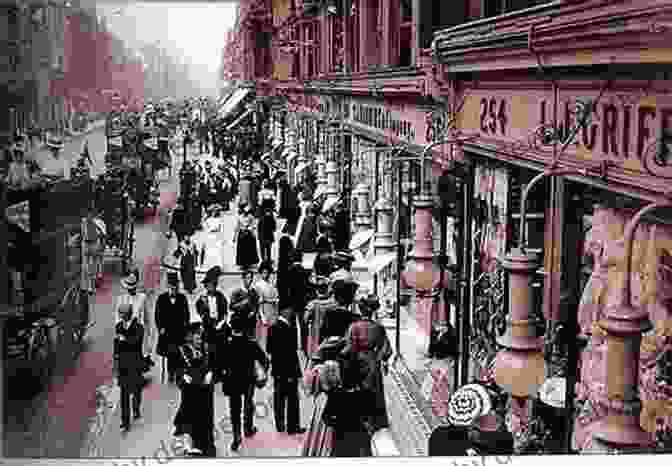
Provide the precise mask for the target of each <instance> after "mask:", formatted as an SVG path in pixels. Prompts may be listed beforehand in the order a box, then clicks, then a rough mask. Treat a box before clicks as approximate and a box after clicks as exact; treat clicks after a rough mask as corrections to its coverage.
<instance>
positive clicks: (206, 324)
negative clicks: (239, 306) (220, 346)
mask: <svg viewBox="0 0 672 466" xmlns="http://www.w3.org/2000/svg"><path fill="white" fill-rule="evenodd" d="M215 297H216V298H217V317H216V318H215V319H213V318H211V317H210V305H209V304H208V295H207V294H204V295H202V296H200V297H199V298H198V299H197V300H196V312H198V315H199V316H201V319H202V320H203V328H204V330H205V334H204V337H205V341H207V342H208V343H213V342H214V341H215V333H216V330H215V327H216V326H217V324H219V323H220V322H222V321H224V320H226V317H227V315H228V312H229V302H228V301H227V299H226V296H224V293H222V292H221V291H215Z"/></svg>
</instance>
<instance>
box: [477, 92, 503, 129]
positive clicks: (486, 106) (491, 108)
mask: <svg viewBox="0 0 672 466" xmlns="http://www.w3.org/2000/svg"><path fill="white" fill-rule="evenodd" d="M507 121H508V119H507V116H506V100H505V99H496V98H494V97H490V98H486V97H484V98H482V99H481V131H482V132H484V133H486V134H492V135H495V134H501V135H502V136H506V124H507Z"/></svg>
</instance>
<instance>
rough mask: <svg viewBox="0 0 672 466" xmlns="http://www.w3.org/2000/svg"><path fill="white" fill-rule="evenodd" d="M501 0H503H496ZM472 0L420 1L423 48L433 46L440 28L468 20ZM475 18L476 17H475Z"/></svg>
mask: <svg viewBox="0 0 672 466" xmlns="http://www.w3.org/2000/svg"><path fill="white" fill-rule="evenodd" d="M474 1H477V2H480V1H486V2H488V1H491V0H471V2H474ZM495 1H499V2H501V1H502V0H495ZM469 4H470V0H455V1H452V2H444V1H442V0H432V1H429V2H421V3H420V12H419V20H418V22H419V23H420V24H419V25H418V27H419V30H420V44H418V45H419V47H420V48H421V49H427V48H429V47H431V45H432V40H433V38H434V33H435V32H436V31H438V30H441V29H445V28H448V27H451V26H457V25H458V24H462V23H464V22H465V21H467V11H468V8H469ZM474 19H475V18H474Z"/></svg>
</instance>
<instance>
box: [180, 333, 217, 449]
mask: <svg viewBox="0 0 672 466" xmlns="http://www.w3.org/2000/svg"><path fill="white" fill-rule="evenodd" d="M201 332H202V328H201V325H200V324H199V323H192V324H190V325H189V328H188V329H187V337H186V339H187V343H186V344H185V345H182V346H180V347H179V356H180V360H181V361H180V362H181V364H180V368H179V369H178V370H177V381H178V386H179V387H180V391H181V399H180V407H179V409H178V411H177V414H176V415H175V420H174V425H175V433H174V435H175V436H176V437H178V436H182V435H185V434H189V436H190V437H191V440H192V445H193V448H194V449H195V450H194V451H192V453H201V454H203V455H205V456H215V454H216V449H215V437H214V427H215V404H214V384H215V382H216V380H215V358H214V356H215V355H214V354H212V352H211V351H210V348H209V347H208V346H207V344H206V343H205V342H203V338H202V333H201Z"/></svg>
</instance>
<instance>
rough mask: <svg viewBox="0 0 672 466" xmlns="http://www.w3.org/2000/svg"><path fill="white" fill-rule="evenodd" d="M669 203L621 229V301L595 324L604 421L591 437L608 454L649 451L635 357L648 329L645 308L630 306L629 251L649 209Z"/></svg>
mask: <svg viewBox="0 0 672 466" xmlns="http://www.w3.org/2000/svg"><path fill="white" fill-rule="evenodd" d="M670 207H672V202H664V203H653V204H649V205H648V206H646V207H644V208H642V209H641V210H640V211H639V212H637V213H636V214H635V215H634V216H633V217H632V219H631V220H630V222H629V223H628V224H627V226H626V228H625V234H624V241H625V255H624V257H625V276H624V279H623V288H622V292H621V302H620V303H619V304H616V305H613V306H609V307H607V308H606V310H605V319H604V320H602V321H600V322H599V325H600V327H602V329H603V330H604V331H606V333H607V353H606V354H607V380H606V382H607V398H608V399H609V404H608V407H607V409H608V412H607V417H606V419H604V420H602V421H601V422H600V424H599V426H598V429H597V432H596V433H595V434H594V438H595V439H596V440H597V442H596V443H597V444H598V448H601V449H603V450H606V451H608V452H616V453H620V452H632V451H640V452H644V451H650V447H651V446H652V445H653V444H654V438H653V436H652V435H651V434H649V433H648V432H646V431H644V430H643V429H642V426H641V424H640V413H641V410H642V406H641V401H640V399H639V354H640V343H641V340H642V334H643V332H646V331H648V330H649V329H650V328H651V322H650V320H649V312H648V310H647V308H646V307H643V306H641V305H640V306H634V305H633V304H632V290H631V283H632V250H633V242H634V236H635V232H636V231H637V227H638V226H639V224H640V222H641V220H642V218H643V217H644V216H645V215H646V214H648V213H650V212H651V211H653V210H656V209H660V208H670Z"/></svg>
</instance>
